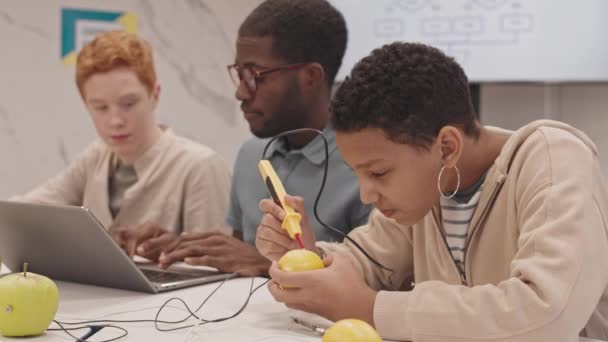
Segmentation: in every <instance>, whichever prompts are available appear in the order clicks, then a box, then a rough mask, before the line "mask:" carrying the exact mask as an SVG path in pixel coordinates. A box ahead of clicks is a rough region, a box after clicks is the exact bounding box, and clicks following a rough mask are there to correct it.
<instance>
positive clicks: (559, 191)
mask: <svg viewBox="0 0 608 342" xmlns="http://www.w3.org/2000/svg"><path fill="white" fill-rule="evenodd" d="M413 200H415V199H413ZM439 210H440V209H439V208H435V209H433V210H432V212H429V213H428V214H427V215H426V217H425V218H424V219H423V220H422V221H420V222H418V223H417V224H415V225H413V226H402V225H399V224H398V223H397V222H395V221H394V220H392V219H388V218H386V217H384V216H383V215H382V214H381V213H380V212H378V211H374V212H373V213H372V215H371V218H370V221H369V223H368V224H367V225H365V226H362V227H360V228H358V229H356V230H354V231H353V232H351V234H350V236H351V237H352V238H353V239H355V240H356V241H358V242H359V244H361V245H362V246H363V247H364V248H365V249H366V250H367V251H368V252H369V253H370V254H371V255H372V256H373V257H374V258H376V259H377V260H379V261H380V262H381V263H382V264H384V265H385V266H387V267H389V268H391V269H393V270H395V272H394V274H392V276H391V275H390V274H389V272H387V271H384V270H382V269H380V268H378V267H376V266H375V265H374V264H372V263H371V262H370V261H369V260H368V259H366V258H365V256H363V255H362V254H361V253H360V252H359V251H358V250H357V249H355V248H354V247H353V246H352V244H349V243H345V244H327V243H319V245H320V246H321V247H322V248H324V249H325V250H326V251H327V252H330V253H331V252H332V251H333V252H338V253H343V254H345V255H347V256H348V257H349V258H350V259H351V260H352V262H353V264H354V265H355V266H356V267H357V268H358V269H359V271H360V272H361V274H362V275H363V276H364V278H365V280H366V282H367V283H368V284H369V285H370V286H371V287H373V288H374V289H377V290H380V292H379V293H378V295H377V297H376V302H375V306H374V322H375V325H376V327H377V329H378V330H379V332H380V333H381V335H382V336H383V337H384V338H388V339H395V340H413V341H416V342H418V341H420V342H435V341H451V342H459V341H514V342H516V341H526V342H527V341H530V342H540V341H578V337H577V336H578V335H579V333H580V334H581V335H586V336H588V337H593V338H597V339H606V338H608V320H607V319H608V291H607V285H608V239H607V233H606V232H607V230H606V229H607V224H606V223H607V222H608V221H607V220H608V191H607V188H606V182H605V180H604V177H603V175H602V171H601V170H600V166H599V163H598V160H597V153H596V149H595V147H594V146H593V144H592V143H591V142H590V141H589V139H588V138H587V137H586V136H585V135H584V134H583V133H581V132H579V131H577V130H575V129H574V128H572V127H570V126H568V125H565V124H562V123H558V122H552V121H538V122H534V123H532V124H530V125H528V126H526V127H523V128H521V129H520V130H518V131H516V132H514V133H513V134H512V135H511V137H510V139H509V140H508V141H507V143H506V145H505V146H504V147H503V149H502V152H501V153H500V155H499V157H498V158H497V159H496V161H495V163H494V165H493V166H492V167H491V168H490V170H489V171H488V174H487V176H486V179H485V181H484V183H483V186H482V192H481V198H480V201H479V205H478V207H477V209H476V211H475V214H474V216H473V220H472V221H471V224H470V226H469V234H468V237H467V242H466V251H465V256H464V263H465V271H466V282H465V283H462V281H461V278H460V276H459V272H458V269H457V268H456V265H455V264H454V261H453V259H452V257H451V256H450V253H449V251H448V249H447V248H446V245H445V243H444V237H443V231H442V229H441V226H440V222H441V220H440V213H439ZM412 273H413V275H414V276H415V282H416V285H415V287H414V289H413V290H412V291H409V292H405V291H400V290H403V289H405V288H407V287H409V286H410V283H409V281H407V279H408V277H409V276H411V274H412Z"/></svg>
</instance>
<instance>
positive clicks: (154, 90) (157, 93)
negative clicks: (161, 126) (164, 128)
mask: <svg viewBox="0 0 608 342" xmlns="http://www.w3.org/2000/svg"><path fill="white" fill-rule="evenodd" d="M150 97H151V98H152V101H153V102H154V106H156V105H157V104H158V99H159V98H160V83H158V82H157V83H156V84H155V85H154V88H152V92H151V93H150Z"/></svg>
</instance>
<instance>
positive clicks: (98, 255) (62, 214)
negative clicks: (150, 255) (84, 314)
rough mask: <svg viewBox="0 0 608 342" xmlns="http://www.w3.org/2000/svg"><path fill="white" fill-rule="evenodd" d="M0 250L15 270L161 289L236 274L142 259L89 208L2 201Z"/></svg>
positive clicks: (121, 286) (129, 287)
mask: <svg viewBox="0 0 608 342" xmlns="http://www.w3.org/2000/svg"><path fill="white" fill-rule="evenodd" d="M0 256H1V257H2V262H3V263H4V264H5V265H6V266H8V268H9V269H11V270H12V271H19V270H21V269H22V266H23V263H24V262H28V263H29V270H30V271H31V272H34V273H38V274H42V275H45V276H47V277H49V278H51V279H54V280H63V281H70V282H76V283H84V284H90V285H97V286H104V287H112V288H118V289H125V290H132V291H139V292H149V293H158V292H164V291H168V290H173V289H178V288H183V287H188V286H194V285H199V284H205V283H209V282H214V281H219V280H223V279H226V278H228V277H231V276H233V274H231V273H221V272H218V271H216V270H213V269H209V270H207V269H205V270H201V269H197V268H189V269H179V270H176V269H175V268H173V267H171V268H170V269H169V270H166V271H165V270H161V269H160V268H158V267H156V266H154V265H138V264H136V263H135V262H133V261H132V260H131V258H129V256H128V255H127V254H126V253H125V252H124V251H123V250H122V249H121V248H120V247H119V246H118V244H116V243H115V242H114V240H112V237H111V236H110V235H109V233H108V232H107V230H106V229H105V228H104V227H103V225H102V224H101V223H100V222H99V220H97V218H95V216H94V215H93V213H91V211H89V210H88V209H87V208H83V207H74V206H56V205H44V204H31V203H19V202H9V201H0Z"/></svg>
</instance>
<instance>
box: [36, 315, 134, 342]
mask: <svg viewBox="0 0 608 342" xmlns="http://www.w3.org/2000/svg"><path fill="white" fill-rule="evenodd" d="M53 323H55V324H57V325H58V326H59V327H60V329H56V328H51V329H46V330H48V331H63V332H65V333H66V334H68V335H70V337H72V338H74V339H75V340H76V342H79V341H83V340H86V339H87V338H88V337H90V336H91V335H89V336H86V337H85V336H83V337H78V336H75V335H72V334H71V333H70V331H74V330H82V329H94V328H99V330H101V328H114V329H118V330H121V331H122V332H123V334H122V335H120V336H118V337H115V338H113V339H110V340H104V341H99V342H111V341H116V340H120V339H121V338H123V337H125V336H127V335H129V331H128V330H127V329H125V328H121V327H119V326H116V325H103V326H89V325H87V326H83V327H74V328H66V327H64V326H63V325H62V324H61V323H60V322H58V321H55V320H53ZM64 324H65V323H64Z"/></svg>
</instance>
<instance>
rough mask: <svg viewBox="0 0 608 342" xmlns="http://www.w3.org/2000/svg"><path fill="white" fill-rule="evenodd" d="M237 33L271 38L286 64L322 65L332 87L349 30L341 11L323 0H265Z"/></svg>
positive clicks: (327, 80) (275, 49)
mask: <svg viewBox="0 0 608 342" xmlns="http://www.w3.org/2000/svg"><path fill="white" fill-rule="evenodd" d="M239 36H242V37H248V36H256V37H266V36H269V37H272V39H273V48H274V52H275V54H276V55H277V56H278V57H280V58H282V59H285V61H286V62H287V63H303V62H317V63H319V64H321V65H322V66H323V69H324V70H325V79H326V82H327V85H328V86H329V87H330V88H331V86H332V84H333V82H334V79H335V78H336V74H337V73H338V69H340V65H342V58H343V57H344V52H345V50H346V43H347V40H348V31H347V28H346V22H345V21H344V17H343V16H342V14H341V13H340V12H339V11H338V10H337V9H336V8H335V7H334V6H332V5H331V4H330V3H329V2H327V1H326V0H266V1H264V2H263V3H262V4H260V5H259V6H258V7H256V8H255V9H254V10H253V12H251V14H249V16H248V17H247V18H246V19H245V21H244V22H243V23H242V24H241V27H240V28H239Z"/></svg>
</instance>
